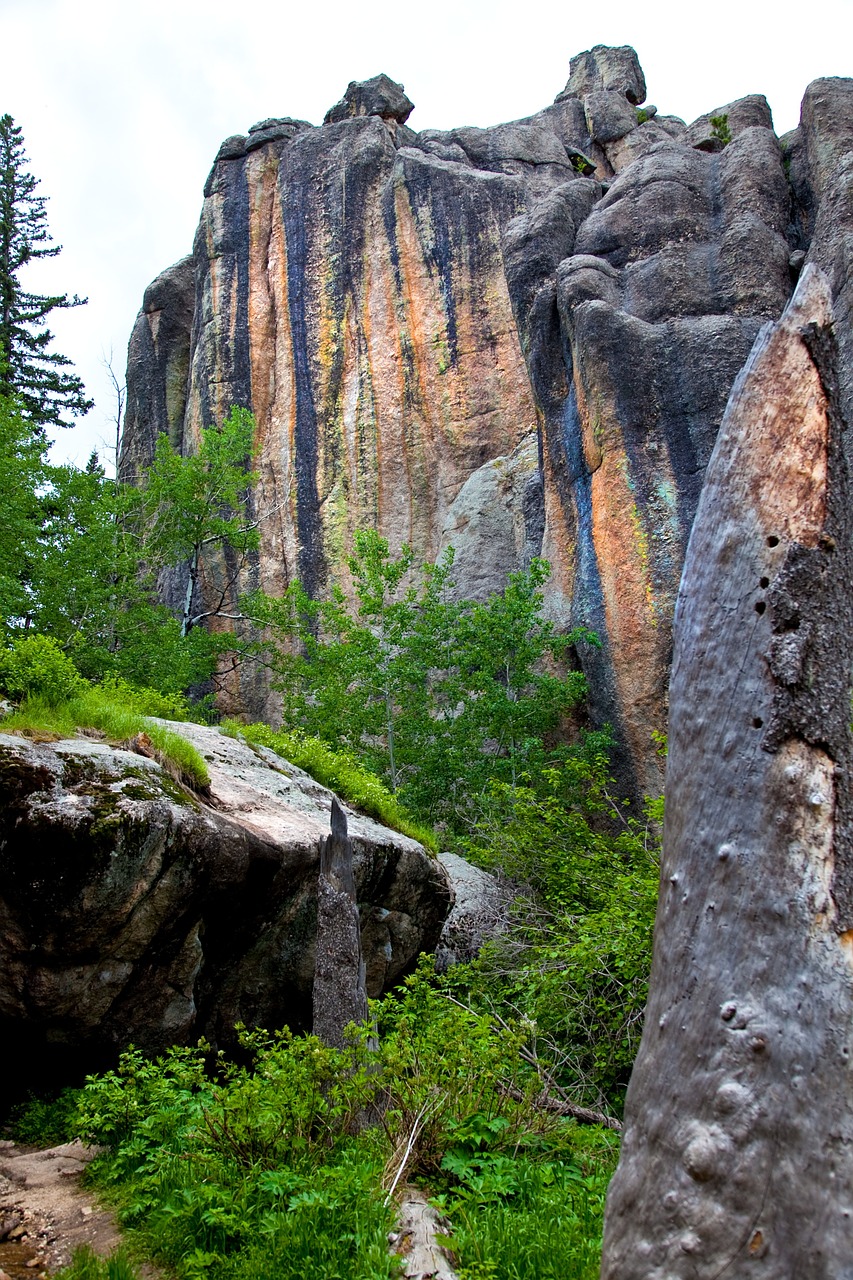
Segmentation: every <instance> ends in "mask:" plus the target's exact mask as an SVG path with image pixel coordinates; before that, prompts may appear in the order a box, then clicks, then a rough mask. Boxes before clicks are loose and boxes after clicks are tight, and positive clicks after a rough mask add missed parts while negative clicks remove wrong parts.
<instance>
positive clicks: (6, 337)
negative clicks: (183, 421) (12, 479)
mask: <svg viewBox="0 0 853 1280" xmlns="http://www.w3.org/2000/svg"><path fill="white" fill-rule="evenodd" d="M26 164H27V155H26V152H25V151H24V142H23V137H22V133H21V129H20V127H19V126H17V125H16V124H15V122H14V120H13V119H12V117H11V116H10V115H4V116H0V396H3V397H10V396H14V397H15V398H16V400H17V403H18V404H19V405H20V406H21V409H22V411H23V413H24V415H25V417H26V419H27V420H28V421H29V422H30V424H31V425H32V426H33V427H34V428H35V429H36V430H37V431H39V432H43V431H44V428H45V427H48V426H63V427H65V426H70V425H71V423H70V422H69V421H68V420H67V419H66V418H65V417H64V416H63V415H66V414H70V415H72V417H73V416H75V415H76V416H79V415H82V414H84V413H86V412H87V411H88V410H89V409H90V408H91V406H92V401H91V400H87V398H86V393H85V389H84V387H83V383H82V381H81V379H80V378H78V377H77V375H76V374H74V373H69V372H67V371H66V368H65V367H66V366H68V365H70V364H71V361H70V360H69V359H68V357H67V356H63V355H60V354H59V353H58V352H55V351H51V350H50V349H49V348H50V344H51V342H52V341H53V334H52V333H51V332H50V330H49V329H48V328H47V327H46V326H45V320H46V318H47V316H48V315H49V314H50V312H51V311H55V310H57V309H60V308H64V307H79V306H82V305H83V303H84V302H85V301H86V299H85V298H78V297H77V295H76V294H75V295H74V296H73V297H72V298H69V297H68V295H67V294H59V295H50V296H44V295H41V294H38V293H29V292H28V291H27V290H26V289H25V288H24V287H23V285H22V283H21V281H20V279H19V276H20V273H21V271H22V269H23V268H24V267H25V266H26V264H27V263H28V262H31V261H33V260H34V259H35V258H53V257H56V255H57V254H58V253H60V252H61V248H62V246H61V245H55V244H53V243H52V237H51V235H50V232H49V231H48V229H47V215H46V213H45V207H44V206H45V203H46V200H45V197H44V196H38V195H36V194H35V189H36V187H37V186H38V179H37V178H34V177H33V176H32V174H30V173H28V172H27V169H26Z"/></svg>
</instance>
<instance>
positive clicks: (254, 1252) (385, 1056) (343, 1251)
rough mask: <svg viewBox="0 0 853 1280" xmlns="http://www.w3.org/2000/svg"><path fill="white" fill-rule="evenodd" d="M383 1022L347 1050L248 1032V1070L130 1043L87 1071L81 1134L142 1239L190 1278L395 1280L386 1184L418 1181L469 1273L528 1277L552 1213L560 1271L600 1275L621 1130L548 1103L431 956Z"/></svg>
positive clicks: (513, 1038) (505, 1031)
mask: <svg viewBox="0 0 853 1280" xmlns="http://www.w3.org/2000/svg"><path fill="white" fill-rule="evenodd" d="M374 1014H375V1027H374V1026H370V1027H366V1028H362V1029H360V1030H358V1029H353V1033H352V1037H351V1039H350V1041H349V1044H348V1047H347V1048H345V1049H344V1050H333V1049H330V1048H328V1047H327V1046H325V1045H323V1044H322V1043H321V1042H320V1041H318V1040H317V1039H315V1038H314V1037H312V1036H295V1035H293V1034H291V1033H290V1032H288V1031H283V1032H280V1033H276V1034H274V1035H267V1034H265V1033H263V1032H253V1033H251V1034H249V1033H243V1036H242V1052H243V1055H244V1058H245V1060H244V1062H243V1063H242V1064H239V1065H238V1064H233V1063H232V1064H230V1065H228V1064H226V1063H225V1062H224V1060H223V1059H222V1058H221V1057H219V1058H218V1059H217V1060H216V1063H215V1065H214V1069H213V1071H212V1072H211V1071H210V1070H209V1069H207V1068H209V1062H208V1063H207V1064H206V1051H205V1049H204V1047H203V1046H201V1047H199V1048H197V1049H173V1050H171V1051H170V1052H169V1053H168V1054H166V1055H165V1056H164V1057H163V1058H162V1059H159V1060H158V1061H157V1062H151V1061H149V1060H147V1059H146V1058H145V1057H144V1056H143V1055H142V1054H140V1053H139V1052H138V1051H136V1050H131V1051H128V1052H127V1053H125V1054H124V1055H123V1057H122V1060H121V1063H120V1066H119V1068H118V1070H117V1071H115V1072H110V1073H107V1074H106V1075H103V1076H99V1077H92V1078H90V1079H89V1080H88V1081H87V1084H86V1088H85V1090H84V1091H83V1093H82V1097H81V1101H80V1106H79V1112H78V1130H79V1132H80V1134H81V1135H82V1136H83V1137H85V1138H86V1139H87V1140H89V1141H95V1142H99V1143H102V1144H104V1146H105V1147H106V1148H107V1150H106V1151H105V1153H104V1154H103V1155H102V1156H100V1157H99V1158H98V1159H97V1160H96V1162H95V1164H94V1165H93V1167H92V1176H93V1179H94V1181H95V1184H96V1186H97V1187H99V1188H100V1190H101V1192H102V1193H103V1194H105V1195H106V1196H107V1197H108V1198H109V1199H110V1200H112V1202H113V1203H114V1204H115V1206H116V1209H117V1212H118V1216H119V1219H120V1221H121V1222H122V1224H123V1226H124V1227H125V1229H126V1230H128V1231H129V1232H130V1234H131V1240H132V1241H133V1240H135V1241H136V1242H138V1244H139V1245H140V1247H144V1248H145V1249H146V1250H147V1251H149V1252H151V1253H152V1254H153V1255H154V1256H155V1257H156V1259H157V1260H158V1261H159V1262H161V1263H162V1264H164V1265H165V1266H166V1267H168V1268H169V1269H170V1271H171V1272H172V1273H174V1275H176V1276H177V1277H179V1278H181V1280H200V1278H201V1277H209V1280H261V1278H266V1277H270V1276H276V1277H284V1280H290V1278H291V1277H292V1278H293V1280H297V1277H299V1278H300V1280H301V1277H302V1276H323V1277H324V1280H335V1278H336V1277H340V1280H343V1278H344V1277H346V1278H347V1280H350V1278H351V1277H355V1278H356V1280H380V1278H383V1277H391V1276H396V1275H398V1274H399V1271H398V1266H397V1263H396V1261H395V1259H394V1258H393V1257H391V1256H389V1254H388V1245H387V1233H388V1231H389V1230H390V1228H391V1226H392V1223H393V1198H392V1197H391V1196H390V1194H389V1192H390V1189H391V1188H392V1187H393V1186H394V1185H395V1184H396V1185H399V1184H400V1183H402V1182H405V1181H407V1180H414V1181H419V1182H421V1183H424V1184H425V1185H426V1186H427V1187H428V1188H429V1189H430V1190H431V1191H433V1192H438V1193H439V1197H440V1203H441V1204H442V1205H443V1206H444V1208H445V1209H446V1210H447V1211H449V1212H450V1214H451V1217H452V1220H453V1223H454V1225H455V1227H456V1246H455V1247H456V1248H457V1251H458V1253H459V1257H460V1262H461V1264H462V1266H463V1274H467V1275H469V1276H472V1277H473V1276H476V1275H489V1274H491V1275H496V1276H504V1275H507V1276H513V1275H519V1276H521V1275H524V1276H530V1277H531V1280H532V1277H533V1276H535V1275H536V1274H537V1272H536V1271H535V1269H532V1267H533V1263H528V1262H527V1261H525V1259H528V1258H541V1257H542V1249H541V1247H540V1251H539V1253H538V1254H537V1253H536V1252H535V1249H534V1241H533V1235H534V1224H535V1223H537V1222H538V1224H539V1226H540V1228H541V1227H542V1226H543V1224H547V1222H548V1220H549V1217H550V1218H551V1219H554V1220H559V1221H560V1223H561V1226H563V1225H565V1226H566V1240H565V1243H564V1247H563V1249H562V1253H561V1254H560V1257H561V1259H562V1260H563V1262H564V1263H565V1267H566V1270H565V1274H566V1275H577V1276H579V1277H580V1276H582V1277H584V1278H585V1277H586V1276H588V1275H590V1276H591V1275H592V1274H593V1272H592V1267H593V1265H594V1263H595V1260H596V1259H597V1256H598V1248H599V1245H598V1241H599V1238H600V1225H601V1212H602V1204H603V1188H604V1185H605V1181H606V1176H607V1174H608V1173H609V1171H610V1169H611V1167H612V1164H613V1155H614V1141H613V1138H614V1135H612V1134H606V1133H599V1132H598V1131H595V1133H594V1134H581V1133H580V1132H579V1130H578V1129H577V1127H576V1126H575V1125H574V1124H572V1123H571V1122H567V1121H564V1120H562V1119H560V1118H558V1117H554V1116H553V1115H550V1114H548V1113H545V1112H542V1111H541V1110H539V1109H537V1107H536V1106H535V1105H534V1104H533V1098H534V1096H535V1095H536V1094H538V1092H539V1089H540V1087H541V1086H540V1082H539V1080H538V1078H537V1076H536V1074H535V1072H534V1071H532V1070H531V1069H530V1067H529V1066H527V1065H526V1064H525V1062H524V1061H523V1058H522V1056H521V1053H520V1049H521V1047H522V1046H523V1045H524V1043H525V1039H526V1036H527V1031H526V1030H525V1028H524V1027H519V1026H513V1025H511V1024H505V1025H503V1026H498V1025H496V1024H495V1023H494V1021H493V1020H492V1019H491V1018H490V1017H488V1016H487V1015H485V1014H478V1013H476V1012H475V1011H473V1010H471V1009H468V1008H466V1007H464V1006H463V1005H462V1004H461V1003H460V1002H459V1001H458V1000H457V999H456V998H455V997H454V996H453V995H452V993H451V992H449V991H447V990H444V989H443V988H442V987H441V986H439V985H437V983H436V981H435V979H434V978H433V976H432V971H431V966H430V964H429V963H427V962H424V963H423V964H422V966H421V968H420V969H419V970H418V972H417V973H415V974H414V975H412V976H411V977H410V978H409V979H408V980H407V981H406V983H405V984H404V986H403V987H402V988H400V989H399V990H398V991H397V992H396V993H394V994H392V995H391V996H389V997H387V998H386V999H385V1000H384V1001H383V1002H382V1003H381V1005H379V1006H377V1007H376V1008H375V1009H374ZM374 1031H378V1032H379V1044H378V1048H376V1047H374V1045H373V1043H372V1042H371V1036H372V1035H373V1033H374ZM368 1120H369V1121H371V1123H366V1121H368ZM479 1222H482V1223H484V1224H486V1223H493V1225H491V1226H489V1230H488V1236H487V1243H483V1240H482V1239H481V1238H480V1233H478V1230H477V1224H478V1223H479ZM569 1224H570V1225H571V1231H569V1229H568V1228H569ZM514 1234H515V1235H516V1236H517V1237H518V1238H519V1240H521V1239H522V1238H523V1240H524V1248H523V1250H522V1249H521V1248H520V1247H519V1249H518V1250H517V1251H516V1252H517V1257H516V1258H515V1260H513V1257H512V1256H511V1255H510V1253H509V1252H508V1251H507V1245H508V1242H510V1241H511V1239H512V1237H513V1235H514ZM466 1267H467V1268H468V1270H467V1271H465V1269H464V1268H466ZM513 1267H516V1270H513V1269H512V1268H513ZM524 1267H527V1269H526V1270H525V1269H524ZM488 1268H492V1270H491V1271H490V1270H488ZM572 1268H574V1269H572ZM542 1274H543V1275H549V1274H551V1272H548V1271H543V1272H542ZM555 1274H556V1273H555ZM69 1280H88V1277H85V1276H79V1277H77V1276H75V1277H73V1278H71V1277H69ZM97 1280H105V1278H104V1277H101V1276H100V1275H99V1276H98V1277H97Z"/></svg>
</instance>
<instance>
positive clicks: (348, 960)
mask: <svg viewBox="0 0 853 1280" xmlns="http://www.w3.org/2000/svg"><path fill="white" fill-rule="evenodd" d="M313 1001H314V1034H315V1035H316V1036H319V1037H320V1039H321V1040H323V1041H325V1043H326V1044H328V1045H332V1046H333V1047H335V1048H338V1049H340V1048H343V1046H344V1039H345V1038H344V1031H345V1029H346V1027H347V1025H348V1024H349V1023H350V1022H364V1021H365V1019H366V1018H367V988H366V982H365V966H364V958H363V956H362V952H361V927H360V922H359V915H358V903H357V902H356V898H355V877H354V875H353V866H352V841H351V840H350V838H349V835H348V834H347V820H346V814H345V813H344V811H343V809H342V808H341V807H340V805H339V804H338V802H337V800H336V799H335V798H334V797H332V811H331V834H330V835H328V836H327V837H326V839H325V840H324V841H323V845H322V848H321V850H320V881H319V885H318V890H317V957H316V962H315V968H314V991H313Z"/></svg>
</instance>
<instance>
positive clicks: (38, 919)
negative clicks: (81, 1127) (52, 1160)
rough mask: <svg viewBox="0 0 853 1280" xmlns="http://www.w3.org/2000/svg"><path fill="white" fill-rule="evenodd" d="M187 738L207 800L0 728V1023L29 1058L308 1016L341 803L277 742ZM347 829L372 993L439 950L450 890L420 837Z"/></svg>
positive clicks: (91, 1052)
mask: <svg viewBox="0 0 853 1280" xmlns="http://www.w3.org/2000/svg"><path fill="white" fill-rule="evenodd" d="M172 727H173V728H175V730H176V731H177V732H180V733H182V734H184V735H185V736H186V737H188V738H189V739H190V740H191V741H192V742H194V743H195V745H196V746H197V747H198V749H199V750H200V751H201V752H202V754H203V755H204V756H205V758H206V760H207V763H208V767H209V769H210V774H211V791H210V795H209V797H206V798H205V799H204V801H202V800H201V799H199V798H198V797H197V796H194V795H192V794H190V793H188V792H186V791H184V790H183V789H182V788H181V787H179V786H178V785H177V784H176V783H175V782H174V781H173V780H172V779H171V778H170V777H169V776H168V774H166V773H164V771H163V770H162V769H161V768H160V767H159V765H157V764H156V763H154V762H153V761H152V760H149V759H147V758H146V757H144V756H140V755H137V754H134V753H132V752H128V751H122V750H118V749H115V748H112V747H109V746H108V745H106V744H104V743H100V742H94V741H90V740H87V739H84V738H80V739H74V740H71V741H66V742H58V743H53V744H49V745H48V744H36V743H32V742H29V741H27V740H25V739H22V738H17V737H10V736H6V735H3V736H0V796H2V803H0V885H2V888H1V889H0V1027H2V1034H3V1038H4V1043H7V1044H9V1043H13V1042H14V1043H15V1044H16V1045H17V1054H18V1057H19V1060H20V1062H22V1063H24V1064H26V1063H27V1062H30V1063H32V1062H33V1061H39V1060H43V1059H44V1057H45V1055H47V1056H48V1057H49V1056H50V1055H51V1054H54V1055H55V1054H61V1055H62V1056H63V1057H75V1056H76V1059H77V1060H78V1061H82V1062H84V1063H85V1064H86V1065H87V1066H89V1067H91V1066H92V1065H93V1064H96V1063H97V1062H98V1061H99V1060H106V1058H108V1056H109V1055H110V1053H111V1052H112V1051H113V1050H114V1049H115V1048H116V1047H117V1046H120V1045H124V1044H127V1043H128V1041H133V1042H134V1043H135V1044H137V1045H138V1046H140V1047H142V1048H144V1049H146V1050H148V1051H151V1052H156V1051H159V1050H162V1049H164V1048H165V1047H166V1046H167V1045H169V1044H171V1043H174V1042H176V1041H177V1042H180V1041H187V1040H190V1041H194V1040H196V1039H198V1038H199V1037H200V1036H206V1037H208V1038H209V1039H210V1040H211V1042H212V1043H213V1044H223V1045H228V1044H230V1043H231V1041H232V1039H233V1035H234V1031H233V1028H234V1025H235V1023H237V1022H244V1023H246V1024H247V1025H261V1026H268V1027H275V1026H280V1025H282V1024H283V1023H285V1022H286V1023H288V1024H290V1025H293V1026H295V1027H310V1025H311V995H312V985H313V981H314V971H315V955H314V951H315V937H316V930H317V882H318V872H319V866H320V850H321V846H322V845H323V842H324V840H325V838H326V836H327V834H328V832H329V813H330V807H331V802H332V795H331V793H330V792H329V791H327V790H326V789H325V788H324V787H321V786H320V785H319V784H318V783H316V782H314V780H313V779H311V778H310V777H308V775H307V774H304V773H302V772H301V771H300V770H299V769H296V768H294V767H293V766H292V765H290V764H289V763H288V762H287V761H286V760H282V759H281V758H279V757H278V756H276V755H274V754H273V752H271V751H267V750H265V749H263V748H257V749H253V748H251V747H249V746H247V745H246V744H245V743H242V742H239V741H236V740H234V739H231V738H228V737H225V736H224V735H223V734H221V733H219V732H218V731H217V730H215V729H207V728H204V727H202V726H199V725H174V726H172ZM347 818H348V822H349V829H350V835H351V839H352V848H353V867H354V876H355V884H356V888H357V896H358V900H359V903H360V907H361V915H362V918H363V921H364V949H365V956H366V960H367V981H368V991H369V993H370V995H372V996H376V995H378V994H379V993H380V992H381V991H383V990H387V989H388V988H389V986H391V985H393V984H394V983H396V982H397V981H398V980H399V979H400V978H401V977H402V975H403V974H405V973H406V972H407V970H408V969H409V968H410V967H411V966H412V965H413V964H414V963H415V961H416V959H417V956H418V954H419V953H420V952H421V951H422V950H430V949H432V948H433V947H434V946H435V943H436V941H437V939H438V936H439V933H440V931H441V926H442V923H443V921H444V918H445V916H446V915H447V912H448V910H449V907H450V904H451V898H452V895H451V890H450V886H449V882H448V879H447V876H446V874H445V872H444V870H443V869H442V867H441V866H440V864H439V863H438V862H437V861H436V860H435V859H434V858H432V857H430V856H428V855H427V854H426V853H425V851H424V850H423V849H422V848H421V846H420V845H419V844H417V843H416V842H415V841H414V840H409V839H407V838H406V837H405V836H402V835H398V834H397V833H395V832H392V831H389V830H387V829H386V828H384V827H382V826H380V825H379V824H378V823H377V822H374V821H373V820H372V819H370V818H367V817H365V816H364V815H361V814H357V813H354V812H352V811H350V810H347Z"/></svg>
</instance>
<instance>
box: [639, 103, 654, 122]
mask: <svg viewBox="0 0 853 1280" xmlns="http://www.w3.org/2000/svg"><path fill="white" fill-rule="evenodd" d="M647 120H651V116H650V115H649V113H648V111H647V110H646V108H645V107H637V124H645V123H646V121H647Z"/></svg>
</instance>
